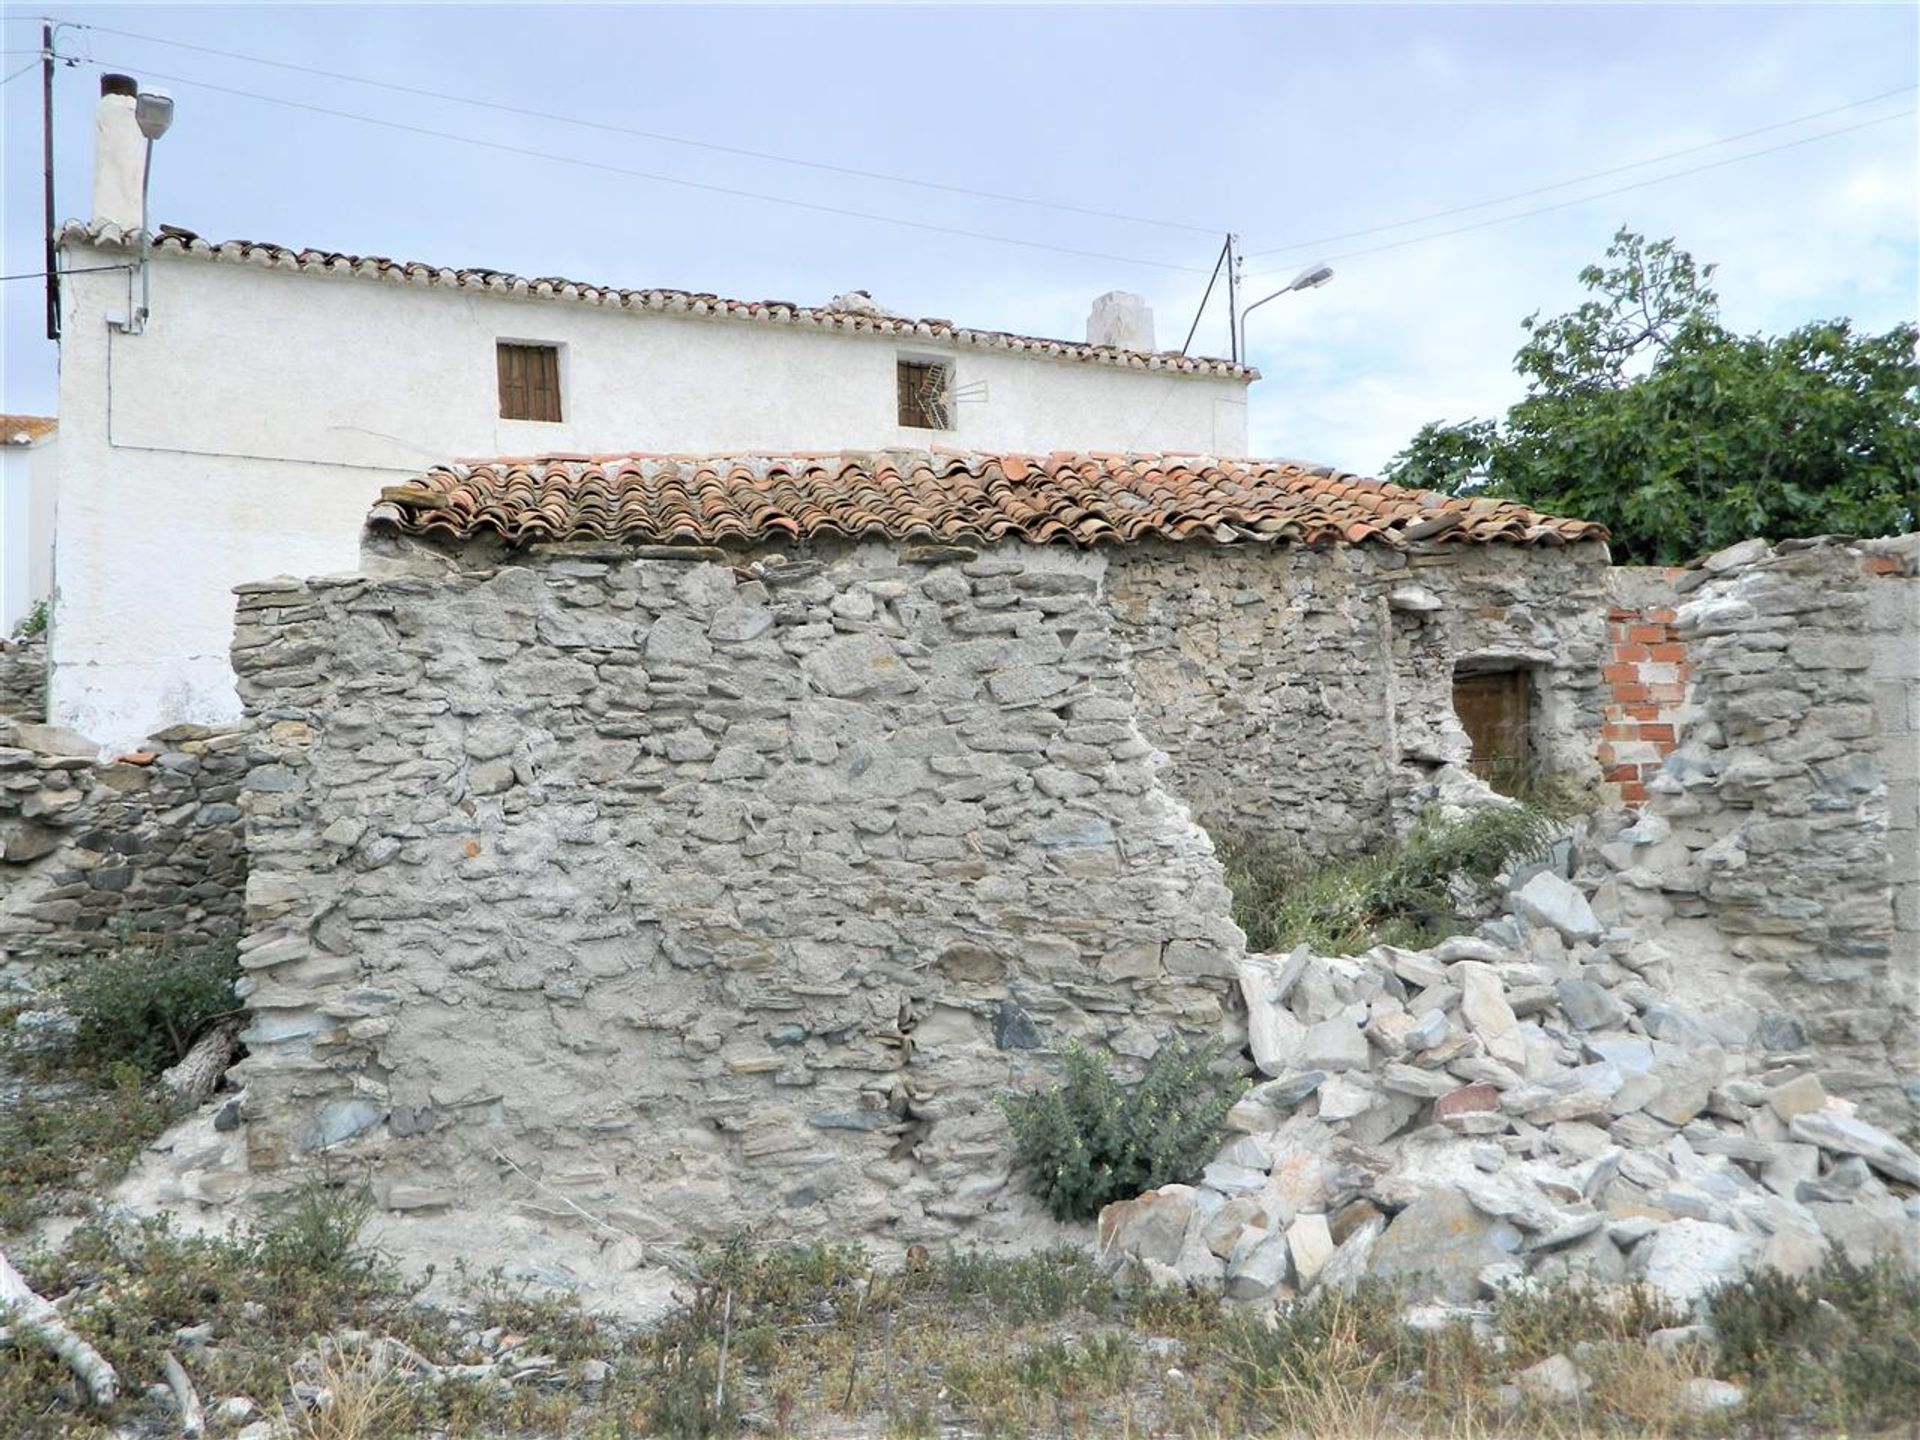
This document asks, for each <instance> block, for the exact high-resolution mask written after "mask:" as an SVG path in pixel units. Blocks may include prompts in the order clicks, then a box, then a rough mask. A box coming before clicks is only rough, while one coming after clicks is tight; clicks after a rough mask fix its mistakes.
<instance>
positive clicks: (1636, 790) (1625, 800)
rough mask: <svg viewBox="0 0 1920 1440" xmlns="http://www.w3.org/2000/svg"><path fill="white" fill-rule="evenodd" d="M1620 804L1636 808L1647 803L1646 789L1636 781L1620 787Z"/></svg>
mask: <svg viewBox="0 0 1920 1440" xmlns="http://www.w3.org/2000/svg"><path fill="white" fill-rule="evenodd" d="M1620 803H1621V804H1622V805H1629V806H1632V807H1634V808H1636V809H1637V808H1638V807H1640V806H1642V805H1644V804H1646V803H1647V787H1646V786H1644V785H1642V784H1641V783H1640V782H1639V781H1638V780H1631V781H1628V782H1627V783H1626V784H1623V785H1622V786H1621V787H1620Z"/></svg>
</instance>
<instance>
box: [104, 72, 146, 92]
mask: <svg viewBox="0 0 1920 1440" xmlns="http://www.w3.org/2000/svg"><path fill="white" fill-rule="evenodd" d="M100 93H101V94H102V95H138V94H139V93H140V82H139V81H138V80H136V79H134V78H133V76H131V75H115V74H111V73H109V74H106V75H102V76H101V77H100Z"/></svg>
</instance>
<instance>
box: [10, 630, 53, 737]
mask: <svg viewBox="0 0 1920 1440" xmlns="http://www.w3.org/2000/svg"><path fill="white" fill-rule="evenodd" d="M46 718H47V642H46V641H45V640H44V639H43V638H41V637H39V636H35V637H34V638H32V639H26V640H6V639H0V720H18V721H21V722H22V723H25V724H37V723H39V722H40V721H42V720H44V719H46Z"/></svg>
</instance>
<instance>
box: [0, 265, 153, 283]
mask: <svg viewBox="0 0 1920 1440" xmlns="http://www.w3.org/2000/svg"><path fill="white" fill-rule="evenodd" d="M132 268H133V266H131V265H76V266H75V267H74V268H73V269H71V270H54V271H52V272H48V271H46V270H26V271H23V272H21V273H20V274H18V275H0V280H44V279H46V278H47V275H48V274H49V273H52V274H54V275H97V274H99V273H100V272H101V271H103V270H131V269H132Z"/></svg>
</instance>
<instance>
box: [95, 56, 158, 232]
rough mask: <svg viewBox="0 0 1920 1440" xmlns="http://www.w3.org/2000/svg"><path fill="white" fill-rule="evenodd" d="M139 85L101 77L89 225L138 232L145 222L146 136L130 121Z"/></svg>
mask: <svg viewBox="0 0 1920 1440" xmlns="http://www.w3.org/2000/svg"><path fill="white" fill-rule="evenodd" d="M139 89H140V87H139V84H138V83H137V82H136V81H135V80H134V78H133V77H132V76H131V75H102V76H101V77H100V105H99V108H98V109H96V110H95V111H94V112H93V223H94V224H96V225H118V226H119V227H120V228H121V229H122V230H138V229H139V228H140V226H141V224H142V223H143V221H144V219H145V215H144V210H145V207H144V206H143V205H142V203H141V191H142V190H143V189H144V188H145V180H146V168H147V137H146V136H144V135H142V134H141V133H140V123H139V121H137V120H136V119H135V118H134V113H133V112H134V104H135V101H134V96H135V94H136V93H138V91H139Z"/></svg>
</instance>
